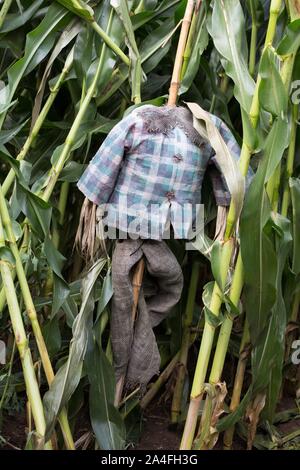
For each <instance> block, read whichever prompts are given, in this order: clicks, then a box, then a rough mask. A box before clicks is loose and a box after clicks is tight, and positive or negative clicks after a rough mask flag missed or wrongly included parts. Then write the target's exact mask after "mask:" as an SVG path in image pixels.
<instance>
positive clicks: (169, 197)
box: [166, 191, 175, 201]
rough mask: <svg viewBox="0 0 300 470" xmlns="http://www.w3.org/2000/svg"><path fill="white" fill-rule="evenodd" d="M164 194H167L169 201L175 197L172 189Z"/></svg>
mask: <svg viewBox="0 0 300 470" xmlns="http://www.w3.org/2000/svg"><path fill="white" fill-rule="evenodd" d="M166 196H167V198H168V200H169V201H171V200H172V199H175V194H174V192H173V191H168V192H167V193H166Z"/></svg>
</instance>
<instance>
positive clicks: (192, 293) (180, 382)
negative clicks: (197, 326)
mask: <svg viewBox="0 0 300 470" xmlns="http://www.w3.org/2000/svg"><path fill="white" fill-rule="evenodd" d="M199 269H200V264H199V262H197V261H196V262H194V264H193V268H192V275H191V280H190V285H189V291H188V298H187V304H186V309H185V313H184V319H183V334H182V342H181V348H180V356H179V361H178V364H177V377H176V384H175V389H174V393H173V400H172V407H171V421H172V423H178V419H179V416H180V412H181V400H182V391H183V386H184V380H185V376H186V366H187V358H188V351H189V347H190V342H191V326H192V321H193V313H194V305H195V298H196V293H197V283H198V278H199Z"/></svg>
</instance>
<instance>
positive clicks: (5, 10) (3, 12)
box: [0, 0, 12, 29]
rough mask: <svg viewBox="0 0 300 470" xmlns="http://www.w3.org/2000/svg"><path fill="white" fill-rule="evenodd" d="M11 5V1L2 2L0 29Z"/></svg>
mask: <svg viewBox="0 0 300 470" xmlns="http://www.w3.org/2000/svg"><path fill="white" fill-rule="evenodd" d="M11 4H12V0H4V3H3V5H2V8H1V10H0V29H1V28H2V25H3V22H4V20H5V17H6V15H7V13H8V10H9V9H10V5H11Z"/></svg>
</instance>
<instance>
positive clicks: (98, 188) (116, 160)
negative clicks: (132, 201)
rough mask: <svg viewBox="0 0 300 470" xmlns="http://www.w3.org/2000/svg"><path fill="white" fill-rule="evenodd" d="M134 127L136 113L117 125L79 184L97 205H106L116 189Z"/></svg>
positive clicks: (82, 190) (83, 191)
mask: <svg viewBox="0 0 300 470" xmlns="http://www.w3.org/2000/svg"><path fill="white" fill-rule="evenodd" d="M134 126H135V118H134V113H131V114H129V115H128V116H126V117H125V118H124V119H122V120H121V121H120V122H119V123H118V124H116V125H115V126H114V127H113V129H112V130H111V131H110V132H109V134H108V135H107V137H106V139H105V140H104V141H103V143H102V145H101V146H100V148H99V150H98V151H97V153H96V155H95V156H94V157H93V158H92V160H91V161H90V163H89V165H88V167H87V168H86V170H85V172H84V173H83V175H82V176H81V178H80V180H79V181H78V183H77V186H78V188H79V189H80V191H81V192H82V193H83V194H84V195H85V196H86V197H87V198H88V199H89V200H90V201H92V202H94V203H95V204H97V205H100V204H106V203H107V202H108V200H109V197H110V195H111V193H112V192H113V190H114V188H115V185H116V181H117V178H118V174H119V171H120V169H121V166H122V162H123V156H124V153H125V152H126V150H128V149H129V148H130V147H131V145H132V139H133V133H134Z"/></svg>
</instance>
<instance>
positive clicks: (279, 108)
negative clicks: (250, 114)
mask: <svg viewBox="0 0 300 470" xmlns="http://www.w3.org/2000/svg"><path fill="white" fill-rule="evenodd" d="M259 73H260V76H261V82H260V86H259V101H260V104H261V107H262V108H263V109H265V110H266V111H268V112H269V113H271V114H272V116H274V117H276V116H279V117H281V118H282V119H283V118H284V117H285V116H286V113H287V105H288V96H287V92H286V89H285V86H284V84H283V82H282V78H281V76H280V73H279V70H278V58H277V57H276V55H275V54H274V51H273V49H271V48H270V47H267V48H266V49H265V51H264V53H263V56H262V59H261V63H260V68H259Z"/></svg>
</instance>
